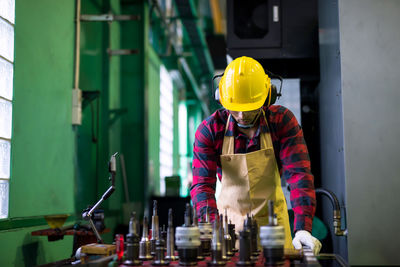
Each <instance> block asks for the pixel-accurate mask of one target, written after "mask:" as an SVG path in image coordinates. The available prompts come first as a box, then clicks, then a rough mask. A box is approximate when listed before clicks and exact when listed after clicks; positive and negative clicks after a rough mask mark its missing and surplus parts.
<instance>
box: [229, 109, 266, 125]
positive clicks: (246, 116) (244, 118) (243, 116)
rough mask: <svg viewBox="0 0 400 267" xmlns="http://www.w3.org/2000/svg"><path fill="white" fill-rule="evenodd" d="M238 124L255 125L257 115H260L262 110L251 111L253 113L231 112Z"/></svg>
mask: <svg viewBox="0 0 400 267" xmlns="http://www.w3.org/2000/svg"><path fill="white" fill-rule="evenodd" d="M229 112H230V113H231V114H232V116H233V118H234V119H235V120H236V122H238V123H240V124H242V125H249V124H253V123H254V120H255V119H256V117H257V115H258V114H259V113H260V109H256V110H251V111H232V110H230V111H229Z"/></svg>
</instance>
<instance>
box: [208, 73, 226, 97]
mask: <svg viewBox="0 0 400 267" xmlns="http://www.w3.org/2000/svg"><path fill="white" fill-rule="evenodd" d="M222 76H224V73H222V74H217V75H215V76H214V77H213V78H212V81H211V88H212V92H214V99H215V101H217V103H218V104H220V105H221V101H220V99H219V86H217V89H215V91H214V81H215V79H216V78H219V77H222Z"/></svg>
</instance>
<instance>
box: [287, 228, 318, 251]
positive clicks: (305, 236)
mask: <svg viewBox="0 0 400 267" xmlns="http://www.w3.org/2000/svg"><path fill="white" fill-rule="evenodd" d="M292 243H293V246H294V248H295V249H301V248H302V245H305V246H308V247H310V249H311V250H312V251H313V252H314V255H317V254H318V253H319V251H320V250H321V247H322V244H321V242H319V240H318V239H316V238H315V237H313V236H312V235H311V234H310V232H308V231H305V230H299V231H297V232H296V234H295V236H294V238H293V241H292Z"/></svg>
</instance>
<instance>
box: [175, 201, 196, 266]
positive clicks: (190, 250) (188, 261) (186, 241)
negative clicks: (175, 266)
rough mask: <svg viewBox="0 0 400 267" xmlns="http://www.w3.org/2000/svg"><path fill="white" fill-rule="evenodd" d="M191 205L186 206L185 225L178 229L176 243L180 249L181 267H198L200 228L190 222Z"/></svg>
mask: <svg viewBox="0 0 400 267" xmlns="http://www.w3.org/2000/svg"><path fill="white" fill-rule="evenodd" d="M190 210H191V208H190V205H189V204H186V211H185V224H184V225H183V226H181V227H177V228H176V233H175V240H176V241H175V242H176V246H177V247H178V253H179V265H183V266H192V265H197V253H198V247H199V246H200V230H199V227H197V226H193V225H192V224H191V222H190Z"/></svg>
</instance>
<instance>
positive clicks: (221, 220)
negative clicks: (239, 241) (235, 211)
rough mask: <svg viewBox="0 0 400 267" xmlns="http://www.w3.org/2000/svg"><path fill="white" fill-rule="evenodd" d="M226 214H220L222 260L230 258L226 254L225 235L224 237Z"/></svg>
mask: <svg viewBox="0 0 400 267" xmlns="http://www.w3.org/2000/svg"><path fill="white" fill-rule="evenodd" d="M223 225H224V215H222V214H221V215H220V216H219V242H220V243H221V252H222V260H225V261H226V260H228V257H227V255H226V246H225V237H224V228H223Z"/></svg>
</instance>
